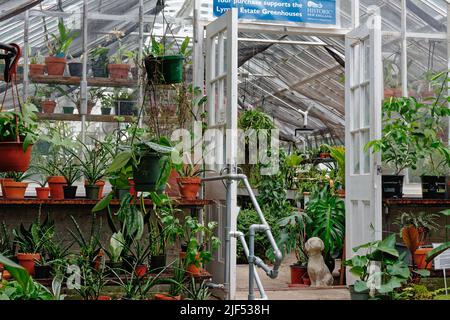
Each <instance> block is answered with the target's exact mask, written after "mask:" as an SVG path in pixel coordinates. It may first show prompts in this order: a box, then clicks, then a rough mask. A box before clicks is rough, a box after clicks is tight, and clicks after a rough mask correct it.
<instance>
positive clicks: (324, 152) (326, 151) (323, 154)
mask: <svg viewBox="0 0 450 320" xmlns="http://www.w3.org/2000/svg"><path fill="white" fill-rule="evenodd" d="M330 157H331V155H330V148H329V147H328V145H321V146H320V148H319V158H320V159H329V158H330Z"/></svg>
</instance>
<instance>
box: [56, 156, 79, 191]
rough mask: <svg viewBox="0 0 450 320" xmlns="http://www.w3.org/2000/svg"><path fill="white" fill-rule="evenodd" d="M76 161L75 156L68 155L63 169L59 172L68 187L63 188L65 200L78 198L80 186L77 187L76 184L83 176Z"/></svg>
mask: <svg viewBox="0 0 450 320" xmlns="http://www.w3.org/2000/svg"><path fill="white" fill-rule="evenodd" d="M75 160H76V158H75V157H74V156H73V155H68V156H67V157H66V159H65V162H64V165H63V167H62V168H61V169H60V170H59V172H60V174H61V176H63V177H64V179H65V180H66V185H64V186H63V192H64V199H75V198H76V194H77V189H78V186H75V185H74V183H75V182H76V181H77V180H78V179H80V178H81V175H82V174H81V169H80V165H79V164H78V163H76V161H75Z"/></svg>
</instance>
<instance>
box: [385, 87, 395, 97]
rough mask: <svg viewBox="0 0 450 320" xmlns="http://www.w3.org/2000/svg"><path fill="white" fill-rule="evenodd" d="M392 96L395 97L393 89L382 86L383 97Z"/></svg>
mask: <svg viewBox="0 0 450 320" xmlns="http://www.w3.org/2000/svg"><path fill="white" fill-rule="evenodd" d="M392 97H395V89H393V88H384V98H392Z"/></svg>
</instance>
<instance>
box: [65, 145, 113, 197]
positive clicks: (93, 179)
mask: <svg viewBox="0 0 450 320" xmlns="http://www.w3.org/2000/svg"><path fill="white" fill-rule="evenodd" d="M66 150H67V151H68V152H69V153H70V154H71V155H72V156H73V157H74V158H75V159H77V161H78V162H79V163H80V170H81V174H82V175H83V176H84V178H85V189H86V198H88V199H91V200H97V199H99V198H101V193H100V188H101V187H102V186H104V185H105V182H104V181H103V180H102V179H103V178H104V177H105V176H106V170H107V169H108V166H109V165H110V162H111V161H110V160H111V145H110V144H108V143H107V142H100V141H98V140H95V139H94V141H93V146H92V147H91V146H88V145H87V144H86V143H83V142H82V141H78V145H77V147H76V149H73V148H66ZM102 193H103V192H102Z"/></svg>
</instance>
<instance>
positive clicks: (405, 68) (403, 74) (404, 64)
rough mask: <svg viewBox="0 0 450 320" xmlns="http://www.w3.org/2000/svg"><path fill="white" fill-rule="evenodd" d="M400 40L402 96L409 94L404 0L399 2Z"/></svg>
mask: <svg viewBox="0 0 450 320" xmlns="http://www.w3.org/2000/svg"><path fill="white" fill-rule="evenodd" d="M401 10H402V13H401V37H402V38H401V39H402V40H401V42H402V49H401V50H402V51H401V66H402V70H401V79H402V93H403V96H404V97H407V96H409V94H408V50H407V49H408V39H407V38H406V31H407V25H406V23H407V17H406V11H407V8H406V0H402V3H401Z"/></svg>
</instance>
